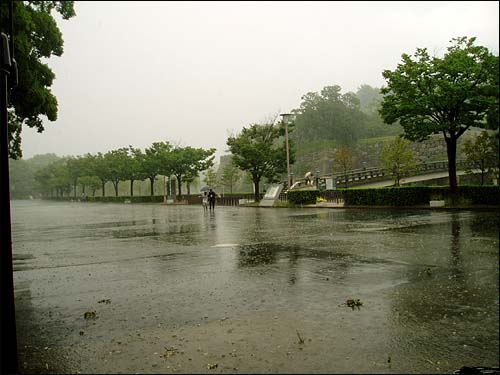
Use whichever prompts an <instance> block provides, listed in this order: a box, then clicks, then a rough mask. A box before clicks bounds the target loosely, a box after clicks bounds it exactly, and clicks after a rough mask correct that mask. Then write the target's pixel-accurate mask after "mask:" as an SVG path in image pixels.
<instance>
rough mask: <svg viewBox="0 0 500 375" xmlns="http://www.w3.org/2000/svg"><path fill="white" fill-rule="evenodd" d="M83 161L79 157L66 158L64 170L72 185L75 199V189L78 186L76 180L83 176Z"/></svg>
mask: <svg viewBox="0 0 500 375" xmlns="http://www.w3.org/2000/svg"><path fill="white" fill-rule="evenodd" d="M83 163H84V161H83V159H82V157H80V156H77V157H73V156H70V157H68V159H67V161H66V168H67V169H68V174H69V177H70V179H71V181H72V184H73V197H74V198H76V187H77V185H78V179H79V178H80V177H82V176H84V175H85V170H84V169H83Z"/></svg>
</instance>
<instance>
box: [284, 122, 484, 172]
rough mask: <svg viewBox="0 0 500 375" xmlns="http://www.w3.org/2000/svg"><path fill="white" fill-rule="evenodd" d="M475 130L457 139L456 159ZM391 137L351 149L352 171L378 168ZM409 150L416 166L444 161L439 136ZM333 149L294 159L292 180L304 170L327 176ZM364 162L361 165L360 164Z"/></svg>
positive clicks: (442, 140)
mask: <svg viewBox="0 0 500 375" xmlns="http://www.w3.org/2000/svg"><path fill="white" fill-rule="evenodd" d="M480 132H481V129H479V130H476V129H474V130H469V131H467V132H466V133H465V134H464V135H462V136H461V137H460V138H459V139H458V145H457V159H465V155H464V154H463V150H462V148H463V143H464V141H465V140H466V139H473V138H475V137H476V136H477V135H478V134H479V133H480ZM392 139H393V138H389V137H388V138H384V139H380V140H377V139H373V140H370V139H368V140H364V141H362V142H360V143H359V144H358V145H356V146H354V147H353V148H352V149H351V153H352V156H353V165H352V168H353V169H356V168H363V166H365V167H367V168H370V167H379V166H380V153H381V152H382V150H383V148H384V146H385V144H386V143H387V142H388V141H389V140H392ZM411 148H412V150H413V152H414V153H415V157H416V159H417V163H421V162H432V161H438V160H447V159H448V157H447V154H446V142H445V140H444V137H443V135H442V134H433V135H431V136H430V137H429V139H426V140H425V141H422V142H412V143H411ZM337 151H338V150H337V149H336V148H334V149H331V150H319V151H315V152H312V153H309V154H307V155H303V156H300V157H297V161H296V162H295V164H294V165H293V166H292V171H293V172H294V176H295V177H296V178H303V177H304V174H305V173H306V172H307V171H312V172H315V171H316V170H319V171H320V173H321V174H330V173H332V171H333V168H334V158H335V154H336V153H337ZM363 162H364V163H363Z"/></svg>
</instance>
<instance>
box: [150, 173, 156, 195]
mask: <svg viewBox="0 0 500 375" xmlns="http://www.w3.org/2000/svg"><path fill="white" fill-rule="evenodd" d="M149 182H150V184H151V185H150V186H151V196H153V195H154V184H155V179H154V177H149Z"/></svg>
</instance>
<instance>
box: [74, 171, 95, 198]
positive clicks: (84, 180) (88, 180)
mask: <svg viewBox="0 0 500 375" xmlns="http://www.w3.org/2000/svg"><path fill="white" fill-rule="evenodd" d="M78 181H79V182H80V184H81V185H82V193H83V194H85V188H86V187H88V188H89V189H90V191H92V196H93V197H95V192H96V190H97V189H99V187H100V186H101V181H100V180H99V178H98V177H97V176H89V175H84V176H82V177H80V178H79V179H78Z"/></svg>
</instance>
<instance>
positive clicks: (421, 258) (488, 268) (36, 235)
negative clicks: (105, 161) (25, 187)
mask: <svg viewBox="0 0 500 375" xmlns="http://www.w3.org/2000/svg"><path fill="white" fill-rule="evenodd" d="M12 216H13V230H12V237H13V253H14V270H15V271H14V281H15V289H16V290H15V295H16V315H17V319H18V322H17V325H18V326H17V329H18V336H19V339H18V341H19V351H20V361H21V363H20V366H21V370H22V372H26V373H46V372H52V373H60V372H67V373H76V372H77V371H80V372H82V373H207V372H216V373H235V372H240V373H363V372H364V373H422V372H430V373H450V372H452V371H454V370H456V369H459V368H460V367H462V366H497V367H498V351H499V345H498V342H499V334H498V328H499V327H498V321H499V320H498V318H499V315H498V310H499V299H498V281H499V278H498V276H499V275H498V245H499V232H498V228H499V217H498V212H487V211H430V210H407V211H406V210H343V209H335V210H331V209H321V208H317V209H259V208H243V207H240V208H238V207H216V210H215V212H204V211H203V209H202V208H201V207H197V206H163V205H151V204H144V205H141V204H134V205H125V204H123V205H122V204H97V203H61V202H38V201H29V202H27V201H14V202H12ZM348 299H359V300H360V301H361V303H362V305H361V306H359V309H351V308H350V307H348V306H347V305H346V301H347V300H348ZM85 312H95V316H94V317H93V318H91V319H85V318H84V313H85Z"/></svg>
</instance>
